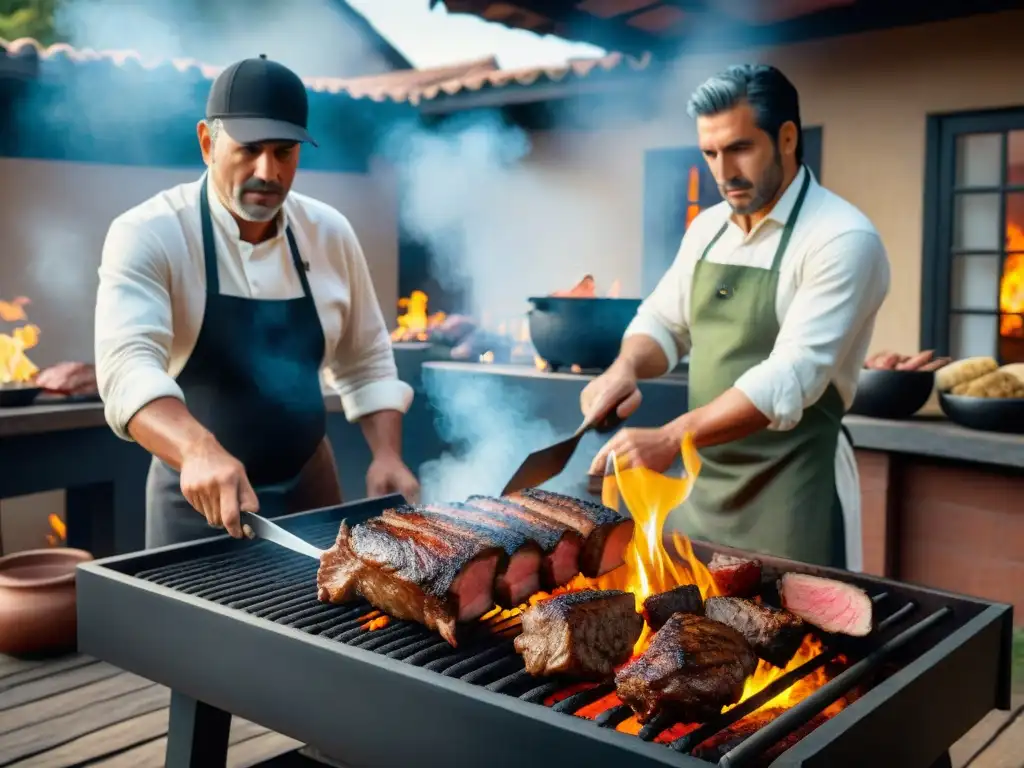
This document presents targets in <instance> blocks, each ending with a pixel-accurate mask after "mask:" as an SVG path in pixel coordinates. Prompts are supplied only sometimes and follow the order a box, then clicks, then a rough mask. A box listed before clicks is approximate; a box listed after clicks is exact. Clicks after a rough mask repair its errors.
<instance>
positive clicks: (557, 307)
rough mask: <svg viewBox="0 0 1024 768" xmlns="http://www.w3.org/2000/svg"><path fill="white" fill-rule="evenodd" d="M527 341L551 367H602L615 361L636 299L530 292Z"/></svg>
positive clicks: (633, 311)
mask: <svg viewBox="0 0 1024 768" xmlns="http://www.w3.org/2000/svg"><path fill="white" fill-rule="evenodd" d="M530 304H531V308H530V311H529V313H528V316H529V323H530V341H532V342H533V346H534V349H536V350H537V354H538V355H540V357H542V358H543V359H544V360H545V361H547V363H548V365H549V366H551V368H552V369H555V370H557V369H559V368H569V367H570V366H573V365H578V366H579V367H580V368H585V369H604V368H607V367H608V366H609V365H611V364H612V363H613V362H615V358H616V357H617V356H618V354H619V347H620V346H621V345H622V337H623V335H624V334H625V332H626V328H627V326H629V324H630V322H632V320H633V318H634V317H635V316H636V311H637V309H639V308H640V299H618V298H587V297H576V296H572V297H568V296H534V297H531V298H530Z"/></svg>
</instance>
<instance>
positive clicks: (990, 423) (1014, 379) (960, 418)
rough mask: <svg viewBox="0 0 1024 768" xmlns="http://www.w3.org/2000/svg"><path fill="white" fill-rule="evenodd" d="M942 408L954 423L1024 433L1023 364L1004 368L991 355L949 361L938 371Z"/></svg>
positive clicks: (937, 379) (973, 427)
mask: <svg viewBox="0 0 1024 768" xmlns="http://www.w3.org/2000/svg"><path fill="white" fill-rule="evenodd" d="M935 383H936V387H937V388H938V390H939V407H940V408H941V409H942V412H943V413H944V414H946V418H948V419H949V420H950V421H952V422H953V423H954V424H959V425H960V426H962V427H967V428H968V429H977V430H981V431H984V432H1003V433H1006V434H1013V435H1024V366H1022V365H1020V364H1017V365H1006V366H1003V367H1002V368H1000V367H999V364H998V363H997V362H996V361H995V360H994V359H993V358H991V357H972V358H966V359H964V360H957V361H956V362H953V363H950V364H949V365H948V366H946V367H945V368H943V369H941V370H940V371H938V373H937V374H936V380H935Z"/></svg>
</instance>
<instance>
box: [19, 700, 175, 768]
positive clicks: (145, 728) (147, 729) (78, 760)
mask: <svg viewBox="0 0 1024 768" xmlns="http://www.w3.org/2000/svg"><path fill="white" fill-rule="evenodd" d="M169 714H170V710H169V709H158V710H157V711H155V712H150V713H149V714H147V715H143V716H142V717H134V718H132V719H131V720H125V721H123V722H120V723H117V724H115V725H112V726H110V727H109V728H102V729H100V730H98V731H93V732H92V733H89V734H86V735H85V736H82V737H80V738H77V739H75V740H74V741H69V742H68V743H67V744H62V745H61V746H59V747H57V748H56V749H51V750H48V751H46V752H42V753H41V754H38V755H35V756H33V757H30V758H28V759H26V760H20V761H18V762H17V763H14V764H13V765H12V766H11V768H69V766H74V765H82V764H83V763H88V762H91V761H93V760H99V759H103V758H105V757H107V756H108V755H114V754H117V753H119V752H124V751H125V750H130V749H132V748H134V747H137V746H139V745H144V744H146V743H147V742H149V741H152V740H153V739H160V738H161V737H163V736H164V735H165V734H166V733H167V720H168V716H169Z"/></svg>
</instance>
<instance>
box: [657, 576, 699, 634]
mask: <svg viewBox="0 0 1024 768" xmlns="http://www.w3.org/2000/svg"><path fill="white" fill-rule="evenodd" d="M673 613H693V614H696V615H698V616H703V615H704V598H702V597H701V596H700V590H699V589H698V588H697V587H696V585H694V584H684V585H683V586H681V587H676V588H675V589H670V590H669V591H668V592H661V593H659V594H657V595H651V596H650V597H648V598H647V599H646V600H644V621H646V622H647V626H649V627H650V628H651V629H661V628H662V627H663V626H664V625H665V622H666V621H668V620H669V617H671V616H672V614H673Z"/></svg>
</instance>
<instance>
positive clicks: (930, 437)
mask: <svg viewBox="0 0 1024 768" xmlns="http://www.w3.org/2000/svg"><path fill="white" fill-rule="evenodd" d="M424 368H433V369H437V370H441V371H450V372H454V371H463V372H466V373H475V374H490V375H494V376H506V377H509V378H514V379H527V380H545V379H546V380H549V381H559V382H565V381H577V382H579V383H580V384H581V385H583V384H585V383H586V382H588V381H590V380H592V379H593V378H595V376H594V375H592V374H582V373H580V374H577V373H551V372H548V371H540V370H537V369H536V368H533V367H530V366H524V365H481V364H478V363H454V362H451V363H449V362H442V363H424ZM659 385H660V386H677V387H680V386H681V387H685V386H686V375H685V373H683V374H678V373H677V374H670V375H668V376H665V377H663V378H660V379H651V380H648V381H644V382H643V383H642V386H644V387H649V386H659ZM843 423H844V424H845V425H846V427H847V428H848V429H849V430H850V434H851V435H852V436H853V442H854V445H855V446H856V447H857V448H863V449H867V450H875V451H886V452H890V453H905V454H914V455H918V456H929V457H932V458H938V459H951V460H954V461H965V462H972V463H979V464H989V465H996V466H1003V467H1014V468H1024V435H1006V434H1000V433H997V432H981V431H979V430H974V429H968V428H966V427H961V426H960V425H958V424H954V423H952V422H950V421H949V420H947V419H946V418H945V417H944V416H942V415H938V416H934V415H918V416H916V417H914V418H912V419H907V420H905V421H895V420H888V419H872V418H867V417H865V416H847V417H846V418H845V419H844V420H843Z"/></svg>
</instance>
